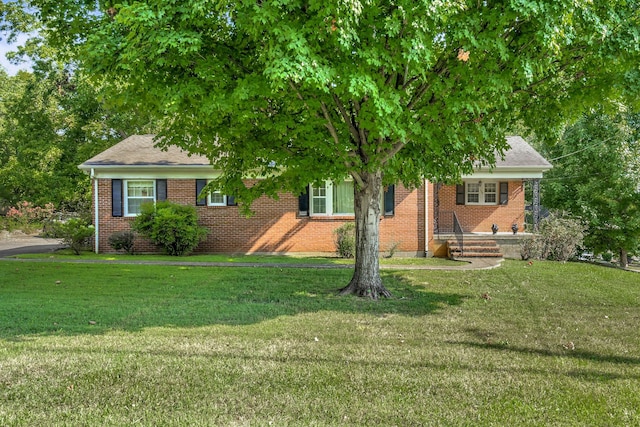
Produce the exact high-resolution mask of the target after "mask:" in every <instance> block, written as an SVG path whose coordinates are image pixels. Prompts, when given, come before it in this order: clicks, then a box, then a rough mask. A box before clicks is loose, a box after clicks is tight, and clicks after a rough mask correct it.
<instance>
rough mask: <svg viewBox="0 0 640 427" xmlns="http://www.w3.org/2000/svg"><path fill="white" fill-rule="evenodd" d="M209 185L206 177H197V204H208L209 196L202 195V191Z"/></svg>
mask: <svg viewBox="0 0 640 427" xmlns="http://www.w3.org/2000/svg"><path fill="white" fill-rule="evenodd" d="M206 185H207V180H206V179H196V206H206V205H207V196H206V195H204V194H203V195H202V197H200V193H202V189H203V188H204V187H205V186H206Z"/></svg>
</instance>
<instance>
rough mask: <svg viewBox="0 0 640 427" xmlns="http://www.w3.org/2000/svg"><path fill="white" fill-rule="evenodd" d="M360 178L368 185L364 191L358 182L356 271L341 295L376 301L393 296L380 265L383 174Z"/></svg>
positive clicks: (355, 185) (355, 195)
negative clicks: (385, 282)
mask: <svg viewBox="0 0 640 427" xmlns="http://www.w3.org/2000/svg"><path fill="white" fill-rule="evenodd" d="M360 176H361V178H362V181H363V182H364V185H363V186H362V188H360V187H359V186H358V185H357V184H355V183H354V209H355V220H356V264H355V270H354V272H353V277H352V278H351V281H350V282H349V284H348V285H347V286H346V287H345V288H343V289H341V290H340V294H341V295H346V294H355V295H358V296H361V297H369V298H372V299H378V298H379V297H380V296H384V297H391V293H390V292H389V291H387V290H386V289H385V287H384V286H383V285H382V277H381V276H380V263H379V255H380V254H379V247H380V239H379V237H380V201H381V197H382V173H381V172H379V171H378V172H373V173H363V174H362V175H360Z"/></svg>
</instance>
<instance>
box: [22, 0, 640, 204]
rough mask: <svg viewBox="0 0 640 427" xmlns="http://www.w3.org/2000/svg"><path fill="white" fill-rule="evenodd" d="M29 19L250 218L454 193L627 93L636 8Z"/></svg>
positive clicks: (405, 2)
mask: <svg viewBox="0 0 640 427" xmlns="http://www.w3.org/2000/svg"><path fill="white" fill-rule="evenodd" d="M31 5H32V7H34V8H35V9H37V10H39V13H40V14H39V16H40V17H41V19H42V20H43V22H44V24H45V25H47V26H50V27H51V28H63V27H64V28H68V31H65V32H64V33H63V34H62V32H59V31H58V32H54V33H52V34H49V39H48V41H49V43H54V44H57V45H62V46H65V47H67V48H73V50H74V51H75V52H78V55H77V59H78V60H79V61H80V66H81V67H82V69H83V70H85V71H86V72H88V75H90V76H93V77H95V78H96V79H100V80H101V81H104V82H106V83H105V84H108V85H110V87H111V91H110V92H109V96H110V97H111V98H112V99H117V100H118V102H122V103H123V104H125V105H129V106H130V107H132V108H135V111H136V112H141V111H150V112H151V113H153V114H155V115H156V116H157V117H162V118H164V117H171V120H166V121H164V122H163V129H162V130H163V132H162V133H163V134H164V135H165V136H166V137H167V138H166V139H165V143H166V144H169V143H175V144H178V145H180V146H183V147H184V148H187V149H188V150H189V151H191V152H194V153H202V154H205V155H207V156H209V157H210V158H211V159H212V160H213V161H215V162H216V166H218V167H219V168H220V169H221V170H223V171H224V174H223V175H222V176H221V178H220V179H219V184H220V185H221V186H223V187H225V190H226V191H225V192H227V193H229V194H235V195H237V196H238V197H239V198H240V199H242V200H243V201H247V202H250V201H251V200H253V199H254V198H255V197H258V196H259V195H261V194H263V193H267V194H270V195H272V196H276V195H277V193H278V191H281V190H282V189H283V188H286V189H289V190H292V191H294V192H297V191H300V190H302V189H303V187H304V186H305V185H306V184H307V183H308V182H312V181H315V180H319V179H332V178H333V179H343V178H344V177H345V176H347V175H352V176H353V177H354V179H355V180H356V181H358V179H359V177H360V174H361V173H362V172H364V171H375V170H382V171H383V172H384V183H383V184H388V183H395V182H397V181H402V182H404V183H405V184H407V185H411V184H413V185H418V184H420V183H421V182H422V181H421V180H422V179H423V178H424V177H428V178H430V179H432V180H439V181H442V180H448V181H451V180H457V179H459V177H460V174H461V173H469V172H471V171H472V164H473V160H474V159H482V160H484V161H486V162H492V161H493V158H494V150H495V148H499V149H500V148H502V149H503V148H505V146H504V134H505V132H506V131H507V129H508V128H509V127H510V126H511V125H512V124H514V123H516V121H518V120H521V121H522V122H523V123H525V124H526V125H528V126H532V127H533V128H535V129H536V130H537V131H538V132H540V133H543V132H547V131H553V130H555V129H556V128H557V125H558V124H560V123H561V122H562V121H563V120H564V119H565V118H567V117H569V116H573V115H575V114H576V111H578V112H579V111H581V107H582V106H583V105H586V104H588V103H589V102H591V101H593V100H594V99H600V100H603V99H611V100H612V99H614V98H617V97H620V96H622V95H625V94H631V95H635V94H638V93H640V87H639V85H638V80H640V79H635V78H634V76H635V75H637V74H638V69H637V63H638V58H639V56H640V48H638V43H637V28H638V26H639V24H640V23H639V20H640V15H639V14H640V12H638V10H639V9H640V8H638V4H637V1H635V0H634V1H630V2H629V1H612V2H607V3H606V4H597V5H596V4H590V3H584V4H581V5H580V7H576V6H575V4H574V3H573V2H569V1H561V2H554V4H553V5H547V4H540V3H537V2H529V1H523V2H506V3H504V2H503V3H500V4H493V3H491V2H458V3H455V4H452V3H451V2H439V3H433V2H415V1H413V0H394V1H391V2H384V3H380V2H369V3H366V4H364V3H362V4H361V3H357V5H350V6H346V5H345V4H344V3H342V2H335V1H328V2H322V3H317V2H316V3H313V4H305V5H301V4H300V3H299V2H280V1H262V2H259V5H256V3H255V2H218V3H216V5H215V6H214V5H212V4H211V3H210V2H208V1H205V0H190V1H189V2H188V6H185V4H182V3H181V4H176V3H173V2H164V1H159V0H152V1H149V2H128V3H120V4H117V5H112V4H111V3H104V4H100V3H82V2H78V1H77V0H65V1H59V2H56V3H55V4H52V2H50V1H48V0H34V1H32V2H31ZM107 11H109V12H108V13H107ZM611 28H615V31H611ZM596 39H597V40H598V42H597V43H595V42H594V40H596ZM78 40H81V41H82V43H81V44H78ZM542 111H544V114H540V112H542ZM185 112H188V114H184V113H185ZM274 164H275V165H277V167H275V168H274V167H273V165H274ZM246 176H261V177H263V178H268V179H266V180H264V181H261V182H259V183H258V184H257V185H252V186H251V187H250V188H246V187H245V185H244V183H243V182H242V178H245V177H246Z"/></svg>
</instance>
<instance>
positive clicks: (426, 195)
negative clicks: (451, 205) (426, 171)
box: [424, 179, 429, 258]
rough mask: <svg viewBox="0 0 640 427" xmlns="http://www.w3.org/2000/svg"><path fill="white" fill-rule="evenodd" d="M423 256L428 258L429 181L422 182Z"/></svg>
mask: <svg viewBox="0 0 640 427" xmlns="http://www.w3.org/2000/svg"><path fill="white" fill-rule="evenodd" d="M424 256H425V258H426V257H428V256H429V180H428V179H425V180H424Z"/></svg>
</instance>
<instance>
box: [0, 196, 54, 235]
mask: <svg viewBox="0 0 640 427" xmlns="http://www.w3.org/2000/svg"><path fill="white" fill-rule="evenodd" d="M4 210H5V213H4V215H5V221H4V224H3V228H6V229H7V230H9V231H12V230H22V231H24V232H25V233H30V232H32V231H35V230H39V229H40V228H41V227H42V224H43V222H46V221H47V220H49V218H51V217H52V215H53V213H54V207H53V204H52V203H47V204H46V205H45V206H44V207H41V206H34V205H33V204H32V203H30V202H27V201H22V202H20V203H18V204H17V205H15V206H11V207H9V208H7V209H4Z"/></svg>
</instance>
